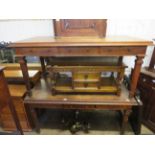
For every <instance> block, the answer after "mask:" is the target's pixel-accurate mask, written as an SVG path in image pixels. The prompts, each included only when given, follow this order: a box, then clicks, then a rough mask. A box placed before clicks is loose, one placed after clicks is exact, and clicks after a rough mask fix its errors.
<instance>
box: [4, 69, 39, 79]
mask: <svg viewBox="0 0 155 155" xmlns="http://www.w3.org/2000/svg"><path fill="white" fill-rule="evenodd" d="M38 72H39V71H38V70H30V71H28V73H29V77H30V79H31V78H33V77H35V76H36V74H38ZM4 75H5V77H6V78H23V74H22V71H21V70H4Z"/></svg>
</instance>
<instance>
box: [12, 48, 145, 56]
mask: <svg viewBox="0 0 155 155" xmlns="http://www.w3.org/2000/svg"><path fill="white" fill-rule="evenodd" d="M146 48H147V46H108V47H107V46H105V47H46V48H45V47H36V48H35V47H31V48H30V47H25V48H24V47H22V48H21V47H20V48H15V52H16V55H17V56H45V57H48V56H60V57H68V56H74V57H76V56H132V55H134V56H135V55H139V56H144V55H145V52H146Z"/></svg>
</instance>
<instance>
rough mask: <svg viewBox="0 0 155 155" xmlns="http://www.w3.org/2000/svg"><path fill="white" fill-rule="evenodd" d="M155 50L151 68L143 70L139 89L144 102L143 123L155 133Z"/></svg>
mask: <svg viewBox="0 0 155 155" xmlns="http://www.w3.org/2000/svg"><path fill="white" fill-rule="evenodd" d="M154 64H155V50H154V52H153V54H152V59H151V62H150V65H149V67H145V68H143V69H142V70H141V73H140V77H139V82H138V89H139V90H140V96H141V100H142V102H143V115H142V116H143V123H144V124H145V125H146V126H147V127H148V128H150V129H151V130H152V131H154V132H155V69H154Z"/></svg>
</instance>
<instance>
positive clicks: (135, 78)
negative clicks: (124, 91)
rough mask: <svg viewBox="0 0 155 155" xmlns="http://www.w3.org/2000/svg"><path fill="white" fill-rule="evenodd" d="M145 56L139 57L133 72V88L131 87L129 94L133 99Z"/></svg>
mask: <svg viewBox="0 0 155 155" xmlns="http://www.w3.org/2000/svg"><path fill="white" fill-rule="evenodd" d="M143 58H144V57H143V56H137V59H136V60H135V67H134V70H133V74H132V77H131V86H130V92H129V97H130V98H132V97H134V94H135V91H136V87H137V82H138V78H139V74H140V70H141V65H142V63H143Z"/></svg>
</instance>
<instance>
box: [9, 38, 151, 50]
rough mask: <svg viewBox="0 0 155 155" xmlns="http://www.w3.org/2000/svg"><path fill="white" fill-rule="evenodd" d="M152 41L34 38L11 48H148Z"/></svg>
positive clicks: (133, 39)
mask: <svg viewBox="0 0 155 155" xmlns="http://www.w3.org/2000/svg"><path fill="white" fill-rule="evenodd" d="M148 45H153V42H152V41H149V40H144V39H139V38H134V37H128V36H107V37H103V38H101V37H52V36H44V37H34V38H30V39H26V40H22V41H17V42H15V43H11V44H10V45H9V47H59V46H60V47H63V46H148Z"/></svg>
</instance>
